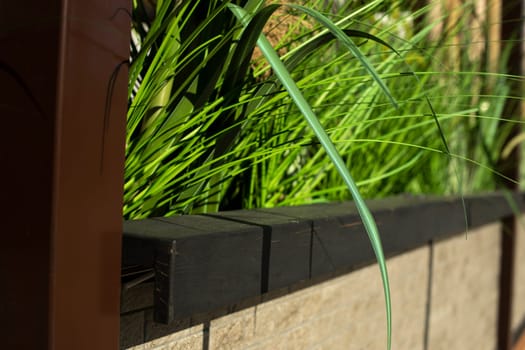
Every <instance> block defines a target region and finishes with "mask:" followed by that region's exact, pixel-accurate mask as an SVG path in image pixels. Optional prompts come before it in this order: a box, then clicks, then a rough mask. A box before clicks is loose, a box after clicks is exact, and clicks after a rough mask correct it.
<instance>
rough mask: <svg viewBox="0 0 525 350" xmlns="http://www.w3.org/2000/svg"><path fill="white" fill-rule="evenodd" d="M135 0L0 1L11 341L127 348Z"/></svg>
mask: <svg viewBox="0 0 525 350" xmlns="http://www.w3.org/2000/svg"><path fill="white" fill-rule="evenodd" d="M130 2H131V1H129V0H112V1H106V0H92V1H85V0H48V1H40V0H39V1H36V0H24V1H7V0H0V118H1V122H2V124H1V125H2V126H3V128H2V132H1V135H0V164H1V169H2V171H1V172H0V174H1V175H0V178H1V186H2V189H1V191H0V193H1V195H2V196H1V198H2V201H1V202H2V205H1V209H2V212H1V213H2V215H1V218H2V219H1V222H0V233H1V235H0V237H1V240H2V241H1V242H0V278H1V282H0V320H1V322H0V334H1V339H2V341H1V344H2V345H1V347H2V348H5V349H57V350H58V349H60V350H62V349H63V350H72V349H97V350H99V349H112V350H114V349H117V348H118V337H119V285H120V278H119V277H120V247H121V226H122V214H121V212H122V188H123V166H124V137H125V114H126V91H127V69H126V67H125V66H123V67H122V69H121V70H120V72H119V74H118V75H117V76H116V79H115V86H114V89H113V95H112V99H111V108H107V104H106V101H107V99H106V95H107V90H108V84H109V83H110V77H111V76H112V73H113V71H114V70H115V68H116V67H117V65H118V64H119V63H120V62H122V61H124V60H126V59H127V58H128V52H129V35H130V30H129V27H130V25H129V22H130V18H129V15H128V14H127V13H126V10H125V9H129V6H130ZM119 8H121V9H124V10H119Z"/></svg>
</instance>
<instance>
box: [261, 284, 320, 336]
mask: <svg viewBox="0 0 525 350" xmlns="http://www.w3.org/2000/svg"><path fill="white" fill-rule="evenodd" d="M320 298H321V290H320V288H316V287H310V288H306V289H303V290H299V291H297V292H294V293H291V294H289V295H286V296H284V297H282V298H279V299H275V300H271V301H268V302H265V303H262V304H260V305H257V306H256V307H255V317H256V320H255V336H256V337H259V338H260V337H263V338H264V337H269V336H272V335H273V334H276V333H280V332H284V331H286V330H288V329H290V328H293V327H296V325H297V324H300V323H302V322H304V321H305V320H306V319H308V318H309V317H312V316H313V315H315V314H316V313H317V311H318V310H319V308H320V304H319V300H320Z"/></svg>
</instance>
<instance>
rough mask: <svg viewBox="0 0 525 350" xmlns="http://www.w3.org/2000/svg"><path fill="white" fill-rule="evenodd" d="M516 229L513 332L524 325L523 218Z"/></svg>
mask: <svg viewBox="0 0 525 350" xmlns="http://www.w3.org/2000/svg"><path fill="white" fill-rule="evenodd" d="M517 229H518V230H517V231H518V234H517V237H516V256H515V260H514V261H515V263H514V269H515V270H514V290H513V293H514V294H513V300H512V302H513V310H512V330H513V331H514V332H515V331H517V330H518V328H519V327H520V326H521V325H522V324H523V323H525V216H522V217H521V218H520V219H519V220H518V221H517Z"/></svg>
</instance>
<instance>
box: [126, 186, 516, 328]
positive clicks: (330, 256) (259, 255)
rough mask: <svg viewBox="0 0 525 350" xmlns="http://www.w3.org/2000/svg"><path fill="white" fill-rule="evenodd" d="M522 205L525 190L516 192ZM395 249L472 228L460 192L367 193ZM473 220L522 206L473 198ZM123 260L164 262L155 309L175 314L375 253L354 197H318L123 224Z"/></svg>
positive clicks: (387, 246) (212, 306) (389, 251)
mask: <svg viewBox="0 0 525 350" xmlns="http://www.w3.org/2000/svg"><path fill="white" fill-rule="evenodd" d="M513 200H514V201H515V203H514V204H515V205H516V206H517V208H519V209H520V210H521V209H522V208H523V195H521V194H520V195H518V194H516V195H514V197H513ZM368 204H369V206H370V208H371V210H372V212H373V215H374V217H375V219H376V221H377V223H378V227H379V230H380V232H381V235H382V241H383V248H384V251H385V254H386V255H387V256H394V255H399V254H402V253H404V252H407V251H410V250H413V249H416V248H418V247H421V246H423V245H425V244H427V243H428V242H429V241H432V240H442V239H445V238H448V237H450V236H453V235H463V234H465V227H466V224H467V223H466V221H465V216H464V211H463V206H462V203H461V199H460V198H437V197H396V198H391V199H383V200H374V201H369V202H368ZM465 205H466V209H467V212H468V224H469V227H471V228H474V227H479V226H482V225H485V224H488V223H491V222H495V221H499V220H500V219H502V218H504V217H508V216H509V215H512V214H513V211H512V209H511V206H510V205H509V203H508V202H507V199H506V198H505V196H503V195H502V194H500V193H492V194H487V195H479V196H471V197H467V198H465ZM124 232H125V233H124V252H123V266H126V265H130V264H131V265H132V264H137V263H142V264H146V265H147V264H152V265H153V266H154V267H155V271H156V278H155V302H154V303H155V319H156V320H157V321H160V322H171V321H173V320H177V319H183V318H187V317H191V316H192V315H195V314H202V313H207V312H212V311H213V310H217V309H220V308H225V307H228V306H229V305H233V304H236V303H239V302H242V301H243V300H246V299H249V298H252V299H253V300H256V299H255V298H256V297H257V296H264V295H267V294H272V293H274V292H276V291H277V292H278V291H280V290H283V289H288V290H291V289H293V288H294V286H297V285H300V286H301V287H305V286H307V285H308V283H313V282H314V281H315V282H318V281H322V280H323V278H324V279H326V278H327V277H330V276H336V275H339V274H341V273H344V272H349V271H352V270H354V269H357V268H359V267H362V266H365V265H369V264H373V263H375V256H374V254H373V251H372V248H371V245H370V243H369V241H368V237H367V235H366V233H365V231H364V227H363V225H362V223H361V221H360V219H359V215H358V213H357V210H356V208H355V206H354V205H353V203H351V202H345V203H333V204H316V205H306V206H299V207H283V208H272V209H258V210H239V211H231V212H223V213H218V214H213V215H211V214H210V215H194V216H177V217H171V218H162V219H160V218H159V219H149V220H140V221H128V222H126V223H125V224H124Z"/></svg>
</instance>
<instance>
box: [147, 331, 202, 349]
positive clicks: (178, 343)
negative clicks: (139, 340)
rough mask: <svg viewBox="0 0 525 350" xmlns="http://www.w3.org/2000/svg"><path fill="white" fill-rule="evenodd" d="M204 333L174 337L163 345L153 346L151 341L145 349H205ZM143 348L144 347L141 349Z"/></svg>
mask: <svg viewBox="0 0 525 350" xmlns="http://www.w3.org/2000/svg"><path fill="white" fill-rule="evenodd" d="M203 340H204V339H203V337H202V334H201V335H199V334H193V335H190V336H188V337H183V338H180V339H174V340H172V341H170V342H167V343H165V344H162V345H158V346H155V347H151V342H149V343H146V344H145V347H144V349H147V350H202V349H203ZM141 350H142V349H141Z"/></svg>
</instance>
